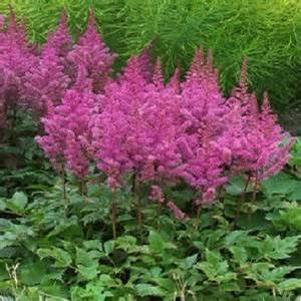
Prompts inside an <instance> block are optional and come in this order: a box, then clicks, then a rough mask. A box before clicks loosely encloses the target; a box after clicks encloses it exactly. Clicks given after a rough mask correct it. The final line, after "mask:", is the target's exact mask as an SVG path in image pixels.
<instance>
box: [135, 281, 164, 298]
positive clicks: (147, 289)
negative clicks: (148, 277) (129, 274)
mask: <svg viewBox="0 0 301 301" xmlns="http://www.w3.org/2000/svg"><path fill="white" fill-rule="evenodd" d="M135 288H136V291H137V294H138V296H139V297H147V296H152V297H163V296H164V290H163V289H161V288H159V287H157V286H154V285H151V284H146V283H145V284H143V283H141V284H137V285H136V286H135Z"/></svg>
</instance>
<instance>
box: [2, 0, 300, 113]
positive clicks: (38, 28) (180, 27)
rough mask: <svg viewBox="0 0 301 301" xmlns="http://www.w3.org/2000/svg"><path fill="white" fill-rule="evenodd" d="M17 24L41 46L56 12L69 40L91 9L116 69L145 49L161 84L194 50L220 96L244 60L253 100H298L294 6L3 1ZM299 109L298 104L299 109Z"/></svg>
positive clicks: (215, 0) (276, 0) (287, 2)
mask: <svg viewBox="0 0 301 301" xmlns="http://www.w3.org/2000/svg"><path fill="white" fill-rule="evenodd" d="M8 2H11V4H12V7H13V8H14V10H15V11H16V13H17V16H19V18H20V19H25V21H26V23H27V26H28V30H29V34H30V37H31V39H32V40H33V41H37V42H42V41H44V40H45V37H46V33H47V32H48V30H49V29H53V28H54V27H55V25H56V24H57V20H58V18H59V15H60V13H61V11H62V9H63V8H65V9H66V11H67V13H68V15H69V17H70V19H69V20H70V21H69V25H70V29H71V32H72V34H73V35H74V37H76V36H77V35H78V33H79V32H81V31H82V30H83V29H84V27H85V23H86V19H87V15H88V11H89V8H94V10H95V15H96V18H97V20H98V24H99V26H100V29H101V31H102V33H103V35H104V39H105V41H106V43H107V44H108V46H109V47H110V48H111V49H112V50H113V51H114V52H117V53H119V55H120V60H119V63H121V64H122V63H123V62H124V60H125V59H126V58H128V57H129V56H130V55H131V54H133V53H137V52H138V51H140V50H141V49H142V48H143V47H145V46H146V45H148V44H149V43H151V42H153V43H154V52H155V54H156V55H159V56H160V57H161V58H162V61H163V63H164V66H165V70H166V76H168V75H170V73H171V72H172V71H173V70H174V68H175V66H176V65H178V64H179V65H181V66H182V67H183V68H186V67H187V63H188V62H190V60H191V57H192V55H193V51H194V49H195V47H196V46H199V45H203V46H204V47H206V48H212V49H213V51H214V57H215V58H216V65H217V67H218V68H219V70H220V71H221V73H220V77H221V84H222V87H223V88H224V90H225V91H226V92H229V89H230V88H231V87H232V86H233V84H234V82H235V81H236V80H237V77H238V73H239V69H240V65H241V62H242V59H243V58H244V57H248V60H249V81H250V84H251V87H252V89H254V90H255V91H256V92H258V93H262V92H263V91H264V90H267V91H268V92H269V93H270V94H271V96H272V98H271V99H272V103H273V104H274V105H275V107H276V108H278V109H284V108H285V109H287V108H290V107H292V106H294V105H296V104H298V101H299V100H300V94H301V93H300V92H301V91H300V70H301V68H300V57H301V44H300V36H301V2H300V1H296V0H269V1H267V0H264V1H262V0H254V1H248V0H236V1H229V0H204V1H196V0H185V1H183V0H176V1H175V0H163V1H162V0H151V1H142V0H130V1H128V0H97V1H93V0H72V1H68V0H52V1H47V0H41V1H34V0H28V1H23V0H13V1H8V0H3V1H1V4H0V11H5V10H7V4H8ZM299 103H300V102H299Z"/></svg>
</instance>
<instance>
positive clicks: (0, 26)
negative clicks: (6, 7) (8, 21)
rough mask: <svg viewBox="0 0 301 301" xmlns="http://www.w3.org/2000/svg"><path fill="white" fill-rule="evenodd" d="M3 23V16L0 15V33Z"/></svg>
mask: <svg viewBox="0 0 301 301" xmlns="http://www.w3.org/2000/svg"><path fill="white" fill-rule="evenodd" d="M4 22H5V18H4V16H3V15H0V31H3V30H4Z"/></svg>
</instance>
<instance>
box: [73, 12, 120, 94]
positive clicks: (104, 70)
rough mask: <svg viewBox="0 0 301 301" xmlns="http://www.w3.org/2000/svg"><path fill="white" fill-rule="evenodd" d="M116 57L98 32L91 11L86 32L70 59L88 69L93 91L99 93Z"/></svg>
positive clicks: (75, 46) (76, 64) (74, 48)
mask: <svg viewBox="0 0 301 301" xmlns="http://www.w3.org/2000/svg"><path fill="white" fill-rule="evenodd" d="M115 58H116V55H115V54H111V53H110V51H109V49H108V48H107V47H106V46H105V44H104V42H103V41H102V39H101V37H100V35H99V34H98V32H97V28H96V23H95V20H94V16H93V13H92V11H91V12H90V16H89V20H88V25H87V29H86V31H85V33H84V34H83V35H82V36H81V37H80V38H79V40H78V42H77V44H76V45H74V47H73V49H72V51H70V52H69V54H68V59H69V61H70V62H72V63H73V64H74V65H75V66H76V67H77V68H78V67H79V66H82V67H83V68H85V69H86V74H87V77H88V78H89V79H91V80H92V82H93V91H94V92H95V93H98V92H100V91H102V90H103V87H104V85H105V84H106V82H107V80H108V78H109V74H110V72H111V67H112V64H113V62H114V60H115ZM78 70H79V69H78ZM78 70H77V71H78Z"/></svg>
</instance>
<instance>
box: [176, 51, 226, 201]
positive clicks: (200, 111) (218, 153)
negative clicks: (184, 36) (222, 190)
mask: <svg viewBox="0 0 301 301" xmlns="http://www.w3.org/2000/svg"><path fill="white" fill-rule="evenodd" d="M211 56H212V54H211V53H210V52H209V53H208V58H207V60H206V61H205V59H204V56H203V53H202V50H201V49H197V50H196V53H195V57H194V59H193V62H192V64H191V66H190V70H189V72H188V74H187V76H186V79H185V81H184V82H183V83H182V85H181V118H182V131H183V133H182V134H181V137H179V140H178V143H179V148H180V150H181V154H182V159H183V167H184V171H183V173H182V176H183V178H184V179H185V180H186V181H187V182H188V183H189V184H190V185H191V186H192V187H195V188H196V189H198V190H199V191H200V196H199V198H198V200H197V201H196V205H198V206H199V205H201V204H202V203H210V202H212V201H213V200H214V197H215V191H216V188H218V187H219V186H221V185H222V184H224V183H225V182H226V181H227V177H226V175H225V172H224V171H225V165H226V164H228V163H229V160H230V158H229V156H230V150H229V149H228V148H225V147H223V146H222V145H220V141H221V140H222V137H223V135H224V133H225V132H226V129H227V124H225V119H226V116H227V114H228V109H227V108H226V107H225V105H224V99H223V96H222V94H221V93H220V91H219V88H218V76H217V72H216V71H215V70H214V68H213V66H212V57H211Z"/></svg>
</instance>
